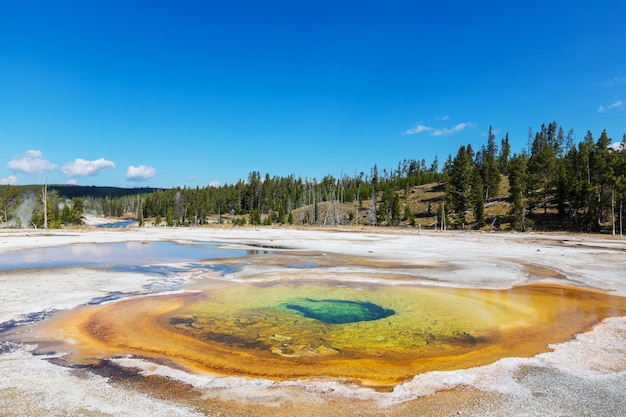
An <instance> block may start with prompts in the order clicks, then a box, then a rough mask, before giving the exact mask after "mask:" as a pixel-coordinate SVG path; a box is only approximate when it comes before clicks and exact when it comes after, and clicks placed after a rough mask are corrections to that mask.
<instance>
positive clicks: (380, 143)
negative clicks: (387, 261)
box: [0, 0, 626, 187]
mask: <svg viewBox="0 0 626 417" xmlns="http://www.w3.org/2000/svg"><path fill="white" fill-rule="evenodd" d="M624 22H626V2H624V1H622V0H619V1H618V0H615V1H603V0H600V1H595V2H589V1H578V0H573V1H548V2H546V1H534V0H531V1H515V2H507V1H497V2H496V1H487V2H480V1H473V2H470V1H440V2H433V1H428V2H427V1H387V2H383V1H359V2H356V1H343V2H341V1H314V2H313V1H312V2H309V1H284V2H283V1H267V2H261V1H237V0H235V1H228V2H226V1H223V2H216V1H186V2H160V1H150V2H147V1H146V2H118V1H107V2H96V1H57V2H50V1H42V2H38V1H28V0H24V1H5V2H3V4H2V12H1V13H0V144H1V147H0V149H1V150H0V158H1V159H0V181H2V183H13V184H15V183H16V184H33V183H38V184H41V183H43V182H44V181H45V180H46V178H47V179H48V182H49V183H66V182H70V183H76V184H80V185H108V186H120V187H132V186H157V187H172V186H184V185H185V186H188V187H195V186H201V187H202V186H205V185H207V184H225V183H229V184H232V183H234V182H236V181H238V180H239V179H243V178H247V176H248V173H249V172H250V171H260V172H261V175H265V173H269V174H270V175H271V176H273V175H280V176H286V175H290V174H294V175H295V176H296V177H302V178H303V179H304V178H314V177H315V178H322V177H323V176H325V175H327V174H331V175H334V176H340V175H342V174H347V175H354V174H358V173H359V172H361V171H363V172H365V173H369V172H370V169H371V167H372V166H373V165H374V164H377V165H378V167H379V169H381V170H382V169H383V168H387V169H393V168H395V167H396V166H397V164H398V162H399V161H401V160H403V159H405V158H412V159H417V160H421V159H422V158H425V159H426V160H427V163H428V164H430V163H431V162H432V160H433V159H434V157H435V156H436V155H438V157H439V161H440V162H442V161H443V160H445V159H446V158H447V157H448V155H449V154H455V153H456V151H457V149H458V147H459V146H460V145H462V144H468V143H470V144H472V145H473V146H475V147H480V146H481V145H482V144H484V143H485V142H486V133H487V131H488V130H489V126H490V125H491V126H493V129H494V131H495V132H496V136H497V141H498V143H499V141H500V140H501V138H502V137H504V134H505V133H506V132H508V133H509V136H510V139H511V143H512V150H513V151H514V152H519V151H520V150H521V149H522V148H524V147H525V146H526V144H527V141H528V129H529V127H532V128H533V129H538V128H539V127H540V126H541V124H542V123H546V124H547V123H549V122H551V121H554V120H556V121H557V122H558V123H559V124H560V125H562V126H563V128H564V129H565V131H566V132H567V131H568V130H569V129H574V132H575V133H576V136H577V140H578V141H579V140H582V138H583V137H584V135H585V134H586V132H587V130H590V131H591V132H592V133H593V135H594V137H595V138H597V137H598V136H599V135H600V133H601V132H602V130H603V129H606V130H607V133H608V134H609V136H610V137H612V138H613V139H614V140H616V141H618V140H621V138H622V135H623V134H624V133H626V106H625V105H624V104H623V101H626V25H625V24H624Z"/></svg>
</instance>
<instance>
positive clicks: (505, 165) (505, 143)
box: [498, 132, 511, 175]
mask: <svg viewBox="0 0 626 417" xmlns="http://www.w3.org/2000/svg"><path fill="white" fill-rule="evenodd" d="M510 153H511V144H510V143H509V134H508V132H507V134H506V135H505V136H504V139H502V144H501V145H500V155H499V157H498V167H499V168H500V174H502V175H508V174H509V155H510Z"/></svg>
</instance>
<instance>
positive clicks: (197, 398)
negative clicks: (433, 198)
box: [0, 229, 626, 415]
mask: <svg viewBox="0 0 626 417" xmlns="http://www.w3.org/2000/svg"><path fill="white" fill-rule="evenodd" d="M159 232H160V233H159ZM167 232H168V233H167V234H165V233H163V232H161V231H155V230H150V229H145V230H144V229H142V230H137V231H133V232H110V231H107V232H84V233H80V232H79V233H72V234H69V235H65V236H46V235H36V238H35V239H37V242H32V240H33V236H24V235H17V234H13V235H3V236H2V237H3V240H4V242H3V243H4V244H5V246H4V247H5V248H11V249H14V250H7V251H4V253H2V254H0V265H2V266H1V267H0V268H1V269H3V270H4V272H2V275H0V277H1V279H2V281H1V285H2V289H3V290H5V291H4V292H3V293H4V294H7V296H6V297H5V298H6V300H3V301H5V303H4V307H3V309H4V310H5V311H0V313H2V316H0V317H2V320H0V323H1V326H0V329H2V332H1V334H0V337H1V339H2V340H3V342H2V350H0V352H2V353H1V354H0V369H2V367H3V366H4V367H5V368H6V370H7V371H8V370H9V369H10V366H9V365H10V364H11V365H15V364H16V363H17V362H21V363H23V365H24V367H25V369H24V371H25V372H26V370H27V369H28V367H31V368H32V367H39V366H44V367H45V368H46V369H48V371H49V373H50V374H52V375H57V376H58V378H59V379H60V380H62V381H66V382H67V383H70V381H72V380H73V378H79V377H80V378H82V379H83V381H89V382H90V383H88V384H87V385H88V386H90V385H94V386H95V385H98V384H104V385H103V386H106V387H107V389H114V390H121V391H123V392H124V393H125V395H134V396H139V397H141V398H149V399H150V398H151V399H153V400H159V401H161V402H162V404H160V405H159V406H158V407H157V411H155V410H154V407H152V406H150V407H152V408H149V407H146V409H145V410H141V409H140V410H134V411H141V412H145V413H146V414H145V415H150V414H154V413H155V412H156V414H159V412H162V413H163V415H167V413H170V412H172V410H175V411H176V412H180V413H182V414H181V415H189V414H190V413H199V415H214V414H217V412H224V413H225V414H223V415H249V414H251V415H292V414H290V413H294V410H298V412H297V413H296V414H297V415H315V411H314V410H317V412H319V411H320V410H324V409H325V408H326V409H327V410H329V411H328V413H330V415H333V414H334V413H335V412H337V411H338V410H341V414H344V415H379V414H380V413H381V412H383V411H381V410H384V413H386V414H389V415H411V414H412V413H415V412H419V413H421V414H425V415H428V413H429V412H433V413H435V414H433V415H438V414H437V413H439V412H441V411H442V410H448V411H454V412H466V413H469V414H471V413H472V411H475V412H476V415H478V414H483V413H485V412H486V411H490V410H491V411H493V412H494V413H495V414H494V415H502V414H498V413H499V412H502V413H503V414H504V411H506V412H507V413H508V412H509V411H512V412H513V414H515V413H516V412H520V411H524V410H528V407H533V409H537V407H538V408H539V409H541V407H545V410H544V411H546V412H547V413H548V414H547V415H550V413H551V412H552V413H554V414H553V415H561V414H562V413H563V412H564V411H565V412H566V411H567V410H569V409H570V408H571V407H575V409H577V410H578V411H580V410H581V407H583V408H582V409H583V410H585V409H589V410H590V411H593V412H598V411H603V410H604V408H606V409H607V410H617V411H620V410H623V409H624V400H623V398H621V397H622V396H621V395H620V394H619V392H620V389H621V388H622V387H623V386H624V375H625V374H624V372H625V369H626V363H625V362H626V360H625V359H624V355H623V354H624V352H625V351H626V344H625V343H624V336H625V333H626V330H625V329H626V326H625V325H624V316H626V298H625V297H624V294H625V286H626V284H625V283H624V278H623V276H622V272H623V270H624V269H622V268H623V267H624V261H622V258H623V255H624V246H625V245H624V244H623V242H621V241H619V240H611V241H600V240H598V239H585V238H581V237H574V238H572V237H567V238H564V237H554V236H533V239H529V238H528V237H527V236H524V237H520V236H515V235H506V236H491V235H478V234H476V235H473V234H461V235H454V234H440V235H437V234H432V235H417V234H414V233H401V234H388V233H380V232H376V233H363V232H361V233H346V232H319V231H297V230H269V229H268V230H263V229H261V230H258V231H257V230H227V231H224V230H217V231H216V230H214V229H173V230H168V231H167ZM166 236H167V237H168V238H169V239H170V240H169V241H163V240H162V239H163V238H164V237H166ZM88 239H92V240H95V241H96V242H95V243H94V242H89V241H88ZM120 239H124V240H126V241H125V242H123V243H120ZM215 242H219V243H215ZM33 243H34V244H33ZM70 243H71V244H70ZM10 245H13V247H11V246H10ZM76 253H82V254H85V253H90V254H91V255H90V256H81V257H77V256H76ZM450 253H454V255H450ZM68 254H69V255H68ZM96 254H98V255H96ZM27 259H30V260H32V261H29V262H32V263H28V262H27V261H26V260H27ZM33 259H34V260H33ZM42 260H43V262H42ZM11 283H13V285H11ZM55 284H59V285H60V287H61V288H63V287H65V288H67V289H71V293H69V294H68V293H66V292H64V291H59V290H60V289H61V288H55ZM29 290H30V291H31V292H30V293H29ZM11 291H12V292H13V297H9V296H8V295H9V293H10V292H11ZM38 291H41V292H42V294H39V293H38ZM20 299H21V300H22V302H21V303H20ZM599 338H601V339H603V342H602V343H601V344H596V343H595V341H596V340H597V339H599ZM590 340H591V342H590ZM42 361H43V362H42ZM48 367H50V368H48ZM79 374H80V375H79ZM11 375H12V378H9V382H5V383H4V385H5V386H4V387H2V386H1V385H0V404H1V405H6V407H3V409H7V410H14V411H15V414H10V413H9V414H8V415H19V412H20V411H24V409H23V408H20V407H24V404H28V406H29V407H30V406H31V404H37V401H35V398H41V397H42V396H43V397H45V396H46V395H50V391H51V389H50V388H45V387H38V388H35V389H32V387H31V389H30V390H29V389H28V388H27V387H26V386H24V383H25V382H26V381H27V380H28V376H27V375H26V376H19V377H18V376H17V375H14V374H11ZM103 377H104V378H105V379H104V380H102V378H103ZM98 378H100V379H98ZM11 379H13V382H11ZM571 380H574V381H575V382H576V384H574V391H575V390H576V389H578V390H584V389H585V388H586V385H587V384H591V383H592V382H593V385H594V386H595V387H598V386H600V387H603V388H601V389H600V390H601V397H602V398H603V401H602V404H600V403H599V402H598V400H597V399H596V398H587V399H581V398H580V396H578V397H577V400H576V401H571V400H570V399H569V398H567V395H566V394H563V393H560V394H558V393H556V394H555V393H553V391H554V388H555V386H556V387H558V386H559V385H558V384H559V383H561V384H563V383H564V381H566V382H567V384H572V381H571ZM96 381H97V382H96ZM616 381H617V382H616ZM531 384H534V385H533V386H532V387H530V385H531ZM555 384H556V385H555ZM620 384H621V385H620ZM537 385H538V386H537ZM164 387H167V389H165V390H164ZM94 389H95V388H94ZM99 389H102V388H101V387H100V388H99ZM597 389H598V388H596V390H597ZM9 392H18V393H20V396H19V398H22V400H21V401H18V402H17V403H16V402H15V400H14V398H15V397H14V396H13V397H11V398H13V399H11V398H10V397H9V395H8V393H9ZM563 392H565V391H563ZM172 393H176V395H174V394H172ZM538 393H539V394H542V395H537V394H538ZM29 395H30V396H31V397H32V398H31V397H29ZM559 395H560V397H559ZM564 395H565V397H563V396H564ZM572 395H573V394H572ZM586 395H587V396H590V397H593V396H594V395H593V394H591V393H590V392H588V393H587V394H586ZM468 397H469V398H471V399H472V401H467V399H468ZM552 397H556V398H552ZM94 398H97V397H96V396H94ZM607 398H608V399H609V401H607V400H606V399H607ZM548 399H549V401H548ZM542 400H545V401H542ZM64 401H65V402H64V403H62V404H58V402H59V400H55V402H53V404H49V405H40V406H39V407H42V408H41V410H40V412H41V415H45V414H47V412H46V410H47V411H50V410H48V409H47V408H46V407H52V409H55V410H57V411H58V409H60V410H63V409H65V410H67V409H68V408H70V407H71V408H75V407H77V406H80V407H87V408H88V409H92V408H93V409H95V410H97V411H98V412H99V413H101V415H105V414H106V413H107V412H109V411H110V410H112V409H114V408H115V405H113V404H109V403H108V402H107V401H105V400H100V401H94V400H93V399H90V400H84V399H83V400H82V402H83V403H85V402H86V404H81V401H78V404H73V405H71V406H70V404H72V402H73V401H76V399H72V398H66V399H65V400H64ZM355 401H356V403H355ZM559 401H561V402H562V405H560V406H558V404H559ZM576 402H578V403H579V404H576ZM54 403H57V404H54ZM580 403H582V405H581V404H580ZM372 404H373V405H374V406H373V407H372ZM485 404H487V409H485ZM555 404H557V407H556V408H555V406H554V405H555ZM55 407H56V408H55ZM481 407H482V408H481ZM35 408H37V406H35ZM572 409H573V410H574V408H572ZM107 410H109V411H107ZM498 410H499V411H498ZM118 411H120V412H121V410H118ZM246 413H248V414H246ZM307 413H308V414H307ZM368 413H369V414H368ZM122 414H123V412H122Z"/></svg>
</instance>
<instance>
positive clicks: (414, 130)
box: [403, 125, 434, 135]
mask: <svg viewBox="0 0 626 417" xmlns="http://www.w3.org/2000/svg"><path fill="white" fill-rule="evenodd" d="M433 129H434V128H433V127H430V126H424V125H417V126H415V127H414V128H411V129H409V130H407V131H406V132H404V133H403V135H417V134H419V133H423V132H430V131H431V130H433Z"/></svg>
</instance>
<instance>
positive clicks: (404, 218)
mask: <svg viewBox="0 0 626 417" xmlns="http://www.w3.org/2000/svg"><path fill="white" fill-rule="evenodd" d="M624 145H626V134H625V135H624V136H623V137H622V138H620V140H619V141H615V140H613V139H611V138H609V137H608V136H607V134H606V131H603V132H601V134H600V135H599V137H598V138H597V139H595V138H594V137H593V134H592V133H591V132H587V133H586V135H585V137H584V138H583V140H582V141H580V142H578V143H577V141H576V139H575V134H574V132H573V131H572V130H570V131H569V132H568V133H567V134H566V133H565V131H564V129H563V128H562V127H561V126H559V125H558V124H557V123H556V122H552V123H549V124H548V125H542V126H541V128H540V129H539V130H537V131H536V132H533V131H532V129H529V136H528V146H527V148H525V149H521V150H518V151H517V152H512V150H511V146H510V143H509V136H508V134H506V135H505V136H504V137H503V138H501V139H500V141H499V143H497V139H496V136H495V134H494V133H493V132H492V130H491V129H490V130H489V134H488V138H487V143H486V144H484V145H483V146H481V147H480V149H473V147H472V146H471V145H464V146H461V147H460V148H459V149H458V152H457V153H456V155H454V156H452V155H450V156H449V157H448V158H447V160H446V161H445V162H444V163H443V164H441V166H440V164H439V161H438V160H437V159H435V160H434V161H432V163H430V164H429V163H427V161H425V160H421V161H417V160H414V159H405V160H403V161H400V162H399V163H398V165H397V167H395V168H393V169H387V168H383V169H382V170H381V169H379V167H378V166H376V165H375V166H374V167H372V168H371V169H370V170H369V172H367V173H365V172H360V173H359V174H358V175H355V176H347V175H346V176H343V177H341V178H335V177H333V176H330V175H328V176H326V177H324V178H322V179H319V180H318V179H314V178H313V179H307V178H305V179H302V178H300V177H296V176H294V175H290V176H287V177H278V176H270V175H269V174H267V173H266V174H265V175H263V176H262V175H261V173H260V172H258V171H252V172H250V174H249V175H248V178H246V179H245V180H240V181H238V182H237V183H235V184H232V185H229V184H226V185H222V186H219V187H215V186H206V187H196V188H186V187H179V188H174V189H159V190H156V189H134V190H132V192H128V193H124V192H122V191H119V190H123V189H117V191H118V192H119V193H118V194H115V193H113V192H110V191H111V190H115V189H109V190H108V191H107V189H102V188H99V187H92V189H91V190H89V188H90V187H80V188H81V189H82V191H84V194H83V195H79V194H81V192H80V191H78V189H77V188H73V187H69V186H68V187H66V188H60V187H59V188H56V189H55V188H54V187H52V186H51V187H50V188H51V189H52V191H51V193H49V194H48V196H47V200H46V201H48V204H47V206H48V217H49V218H51V219H53V221H52V223H50V222H49V223H48V225H49V227H61V226H62V225H64V224H65V225H68V224H80V217H81V215H80V213H81V212H84V211H88V212H92V213H95V214H101V215H105V216H122V215H124V214H126V215H128V214H132V215H135V216H137V217H138V218H139V221H140V225H148V224H151V225H166V226H174V225H179V226H182V225H184V226H191V225H203V224H207V223H221V224H234V225H244V224H253V225H259V224H265V225H271V224H293V225H316V226H329V225H334V226H338V225H371V226H390V227H397V226H403V227H429V228H440V229H491V230H519V231H525V230H531V229H532V230H570V231H584V232H602V231H604V232H610V233H613V234H615V233H620V234H621V233H623V208H624V200H625V198H626V180H625V174H626V151H625V150H624V148H625V146H624ZM33 187H34V186H31V188H30V189H24V188H20V187H11V186H5V187H3V188H0V204H1V210H2V214H1V216H2V219H3V222H4V223H5V224H13V225H18V226H21V227H28V226H36V227H41V226H42V225H43V223H42V218H43V198H42V195H41V193H42V191H41V190H42V187H41V186H38V187H34V188H33ZM71 192H74V193H73V194H72V193H71ZM27 199H29V200H27ZM25 201H30V202H31V203H32V209H31V213H30V214H31V215H32V217H31V218H30V219H29V220H28V222H25V220H24V218H25V214H28V213H23V211H24V208H23V206H24V202H25ZM20 211H22V213H20ZM17 219H19V221H18V220H17ZM51 224H52V225H51Z"/></svg>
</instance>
